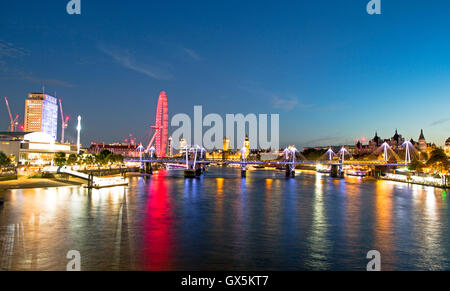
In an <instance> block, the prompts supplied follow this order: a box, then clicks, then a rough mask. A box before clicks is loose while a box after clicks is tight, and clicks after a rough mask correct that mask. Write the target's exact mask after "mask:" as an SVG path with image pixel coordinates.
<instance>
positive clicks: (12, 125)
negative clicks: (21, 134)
mask: <svg viewBox="0 0 450 291" xmlns="http://www.w3.org/2000/svg"><path fill="white" fill-rule="evenodd" d="M5 103H6V108H8V113H9V119H10V120H11V121H10V131H11V132H13V131H14V124H15V123H16V121H15V120H14V119H13V117H12V114H11V109H10V108H9V103H8V98H7V97H6V96H5ZM16 119H18V117H16Z"/></svg>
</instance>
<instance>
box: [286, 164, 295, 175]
mask: <svg viewBox="0 0 450 291" xmlns="http://www.w3.org/2000/svg"><path fill="white" fill-rule="evenodd" d="M286 178H295V167H293V166H291V165H286Z"/></svg>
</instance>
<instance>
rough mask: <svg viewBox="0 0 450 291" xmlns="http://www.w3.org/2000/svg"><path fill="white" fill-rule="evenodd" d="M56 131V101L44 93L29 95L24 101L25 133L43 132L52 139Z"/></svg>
mask: <svg viewBox="0 0 450 291" xmlns="http://www.w3.org/2000/svg"><path fill="white" fill-rule="evenodd" d="M57 130H58V100H57V99H56V98H55V97H52V96H50V95H47V94H44V93H30V94H28V99H27V100H26V101H25V132H44V133H46V134H48V135H50V136H51V137H53V138H54V139H56V134H57Z"/></svg>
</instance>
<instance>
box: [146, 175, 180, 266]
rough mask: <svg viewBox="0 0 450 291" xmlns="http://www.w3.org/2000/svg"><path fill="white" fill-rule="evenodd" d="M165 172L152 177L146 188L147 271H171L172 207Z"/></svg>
mask: <svg viewBox="0 0 450 291" xmlns="http://www.w3.org/2000/svg"><path fill="white" fill-rule="evenodd" d="M166 176H167V173H166V172H165V171H159V172H157V173H155V174H154V175H153V177H152V178H151V181H150V185H149V188H148V195H149V197H148V200H147V206H146V212H147V213H146V214H147V218H146V220H145V225H144V228H143V230H144V253H143V264H144V268H145V269H146V270H149V271H159V270H171V268H172V258H173V254H172V252H173V236H172V233H171V228H172V226H173V217H172V207H171V204H170V199H169V195H168V190H167V180H166V179H165V177H166Z"/></svg>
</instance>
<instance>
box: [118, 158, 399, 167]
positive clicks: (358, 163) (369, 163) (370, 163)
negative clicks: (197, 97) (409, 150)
mask: <svg viewBox="0 0 450 291" xmlns="http://www.w3.org/2000/svg"><path fill="white" fill-rule="evenodd" d="M125 161H127V162H137V163H140V162H141V160H139V159H127V160H125ZM142 162H143V163H156V164H184V165H185V164H186V160H161V159H160V160H142ZM195 163H196V164H234V165H274V166H276V165H279V166H285V165H311V166H314V165H330V166H341V165H344V166H345V165H348V166H406V165H407V164H405V163H386V162H376V161H367V162H366V161H349V162H344V163H340V162H321V161H296V162H288V161H232V160H202V161H196V162H195ZM189 164H190V165H192V164H194V162H193V161H189Z"/></svg>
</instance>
